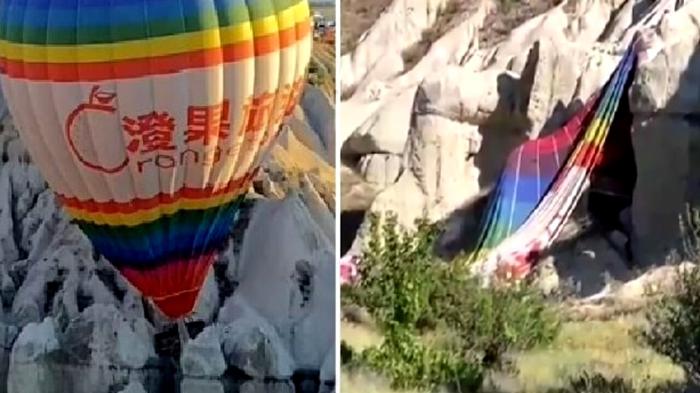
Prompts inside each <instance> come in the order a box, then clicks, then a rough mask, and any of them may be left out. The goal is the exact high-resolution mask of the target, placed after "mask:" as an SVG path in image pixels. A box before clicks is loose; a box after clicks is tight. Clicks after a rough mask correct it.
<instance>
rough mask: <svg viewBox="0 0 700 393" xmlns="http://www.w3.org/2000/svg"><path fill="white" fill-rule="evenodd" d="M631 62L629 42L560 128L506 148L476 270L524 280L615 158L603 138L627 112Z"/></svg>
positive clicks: (478, 247)
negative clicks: (509, 149) (594, 178)
mask: <svg viewBox="0 0 700 393" xmlns="http://www.w3.org/2000/svg"><path fill="white" fill-rule="evenodd" d="M635 63H636V54H635V53H634V50H633V47H632V46H630V47H629V49H628V50H627V51H626V53H625V54H624V56H623V57H622V60H621V61H620V63H619V65H618V66H617V68H616V69H615V71H614V73H613V74H612V76H611V78H610V80H609V81H608V82H607V83H606V85H605V86H604V87H603V89H601V90H600V91H599V92H597V93H595V94H594V95H593V96H592V97H590V98H589V100H588V101H587V102H586V103H585V104H584V105H583V107H582V108H581V109H580V110H579V111H578V112H577V113H576V114H575V115H574V116H573V117H572V118H571V119H569V121H568V122H567V123H566V124H565V125H564V126H563V127H561V128H560V129H558V130H556V131H555V132H553V133H552V134H550V135H547V136H544V137H541V138H539V139H535V140H530V141H527V142H525V143H523V144H522V145H520V146H518V147H517V148H516V149H515V150H514V151H513V152H511V154H510V155H509V157H508V159H507V161H506V164H505V168H504V169H503V171H502V173H501V176H500V178H499V179H498V182H497V184H496V187H495V190H494V192H493V194H492V195H491V199H490V201H489V205H488V207H487V209H486V212H485V216H484V219H483V220H482V224H481V228H480V235H479V239H478V242H477V244H476V248H475V249H474V250H473V252H472V254H471V260H472V262H477V261H481V262H483V264H479V265H478V266H479V267H480V268H481V269H483V271H482V273H485V274H486V275H490V274H493V273H495V272H497V271H499V270H505V271H507V272H508V273H509V274H511V275H512V277H514V278H519V277H523V276H524V275H526V274H527V273H528V272H529V271H530V268H531V267H532V265H533V264H534V263H535V262H536V261H537V259H538V257H539V255H540V253H541V252H542V251H543V250H544V249H545V248H547V247H549V246H550V245H551V243H552V242H553V241H554V240H555V239H556V237H557V236H558V235H559V233H560V231H561V229H562V228H563V226H564V224H565V223H566V221H567V220H568V218H569V217H570V216H571V214H572V212H573V210H574V208H575V207H576V205H577V203H578V201H579V199H580V198H581V195H582V193H583V192H584V191H585V189H586V188H587V187H588V186H589V184H590V178H591V174H592V173H593V172H594V171H595V170H596V169H597V168H598V167H599V166H600V164H601V163H602V162H603V159H604V158H607V156H609V157H612V158H608V160H611V159H614V157H615V154H608V153H607V151H612V152H614V149H615V148H616V147H615V146H614V145H613V146H611V145H610V144H606V141H607V140H608V137H609V135H610V134H611V125H612V124H613V123H615V120H616V118H623V117H624V118H628V117H629V116H627V115H628V114H626V113H622V112H623V111H629V105H628V103H627V102H626V101H625V100H627V99H628V98H627V89H628V87H629V82H630V81H631V79H632V78H630V75H631V73H632V70H633V69H634V66H635ZM623 101H624V102H623ZM621 103H622V104H623V105H621ZM623 123H624V122H622V123H619V122H618V123H616V125H615V127H616V129H615V130H614V132H616V133H618V132H619V133H624V132H626V133H629V132H631V130H630V127H629V124H623ZM623 128H626V129H623ZM607 166H608V167H609V166H610V165H607Z"/></svg>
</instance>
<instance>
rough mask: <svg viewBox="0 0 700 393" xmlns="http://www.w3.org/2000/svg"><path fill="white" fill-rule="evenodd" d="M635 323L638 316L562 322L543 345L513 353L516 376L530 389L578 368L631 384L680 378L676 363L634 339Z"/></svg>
mask: <svg viewBox="0 0 700 393" xmlns="http://www.w3.org/2000/svg"><path fill="white" fill-rule="evenodd" d="M641 323H642V319H641V318H639V317H622V318H618V319H616V320H611V321H587V322H570V323H567V324H565V325H564V327H563V329H562V332H561V334H560V335H559V337H558V338H557V339H556V340H555V342H554V343H553V344H552V345H551V346H550V347H549V348H546V349H540V350H535V351H529V352H527V353H523V354H519V355H517V356H516V367H517V369H518V371H519V374H520V375H519V376H518V377H517V379H518V382H519V384H520V385H521V387H522V388H523V390H524V392H533V393H534V392H541V391H543V390H545V389H546V388H550V387H561V386H563V384H564V383H565V381H567V380H568V379H569V378H572V377H575V376H577V375H579V374H580V373H581V372H583V371H587V372H589V373H600V374H603V375H605V376H608V377H611V378H612V377H622V378H624V379H627V380H629V381H632V383H633V384H634V385H635V387H637V388H640V387H653V386H656V385H659V384H661V383H663V382H668V381H671V382H678V381H682V380H683V379H684V373H683V370H682V369H681V368H680V367H679V366H676V365H674V364H673V363H672V362H671V361H670V360H669V359H668V358H666V357H664V356H661V355H659V354H658V353H656V352H654V351H653V350H652V349H650V348H648V347H646V346H644V345H642V344H640V343H639V342H638V341H637V340H636V339H635V337H634V331H635V329H636V328H637V327H638V326H640V325H641Z"/></svg>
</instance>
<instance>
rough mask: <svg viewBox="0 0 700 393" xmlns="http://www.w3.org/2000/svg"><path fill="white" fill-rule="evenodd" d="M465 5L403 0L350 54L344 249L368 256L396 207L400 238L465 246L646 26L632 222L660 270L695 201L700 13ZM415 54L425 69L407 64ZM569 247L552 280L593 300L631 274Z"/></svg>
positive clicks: (604, 254) (582, 244) (598, 255)
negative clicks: (651, 23) (369, 215)
mask: <svg viewBox="0 0 700 393" xmlns="http://www.w3.org/2000/svg"><path fill="white" fill-rule="evenodd" d="M457 3H458V4H457V5H456V6H455V5H454V2H451V1H449V0H427V1H426V0H394V1H392V2H391V3H390V4H389V5H388V6H387V7H386V9H385V11H384V12H383V13H381V14H380V15H379V16H378V18H377V19H376V21H375V22H374V23H373V24H372V25H371V27H369V28H368V29H367V31H366V32H364V33H363V35H362V39H361V40H360V41H359V42H357V43H356V44H357V45H356V46H355V47H354V49H353V50H352V51H351V52H348V53H346V54H344V55H343V56H342V59H341V64H340V70H339V72H340V78H339V80H340V89H341V94H342V96H343V100H342V102H341V106H340V118H341V122H340V124H341V125H342V128H341V129H340V131H339V134H340V135H341V138H342V147H341V155H342V160H343V162H342V176H343V178H342V185H343V187H342V188H343V189H342V196H341V198H342V199H341V201H342V203H341V204H342V206H343V210H344V211H343V217H342V226H343V233H342V237H343V239H342V240H343V251H344V252H345V251H347V250H348V249H350V248H352V249H354V250H355V251H357V250H358V249H359V247H360V246H361V238H362V231H360V232H359V235H358V234H357V232H356V231H357V229H358V227H359V228H361V225H360V224H361V223H362V220H363V217H364V215H365V213H366V212H386V211H389V210H392V211H395V212H397V213H398V215H399V219H400V221H401V222H402V223H403V224H404V225H406V226H411V225H412V224H413V222H414V220H415V219H416V218H418V217H428V218H429V219H431V220H432V221H445V222H447V224H448V228H449V230H448V232H447V233H446V234H445V236H444V237H443V239H441V244H440V247H439V249H440V251H441V254H442V255H443V256H446V257H448V258H449V257H451V256H453V255H455V254H456V253H457V252H459V251H460V250H462V249H464V248H466V247H468V245H469V244H468V243H469V239H472V238H473V237H474V231H475V230H476V228H477V225H478V221H479V213H480V207H483V203H481V202H483V201H484V200H485V196H486V195H487V194H488V192H489V190H490V187H491V186H492V185H493V184H494V182H495V180H496V177H497V176H498V174H499V172H500V170H501V168H502V167H503V165H504V160H505V158H506V156H507V154H508V153H509V152H510V151H511V150H512V149H513V148H514V147H515V146H517V145H518V144H520V143H521V142H523V141H524V140H526V139H528V138H534V137H537V136H539V135H545V134H546V133H548V132H551V131H552V130H553V129H555V128H557V127H558V126H560V125H562V124H563V122H564V121H565V120H566V119H567V117H568V116H570V115H571V113H572V112H573V111H574V110H575V109H576V108H577V107H578V105H579V104H580V102H581V101H583V100H586V99H587V98H588V97H589V96H590V95H591V94H592V93H593V92H594V91H595V90H596V89H598V88H599V87H601V86H602V84H603V83H604V82H605V81H606V80H607V78H608V77H609V75H610V73H611V71H612V70H613V68H614V67H615V66H616V64H617V62H618V60H619V59H620V55H621V52H622V50H623V49H624V48H625V47H626V46H627V44H628V43H629V42H630V40H631V34H632V31H633V28H634V27H635V26H637V25H638V24H639V23H640V22H641V18H642V17H644V16H646V15H652V16H653V17H655V18H658V19H659V20H660V21H659V23H658V24H657V27H656V28H655V34H656V37H657V38H658V39H659V40H660V42H661V43H662V44H663V45H662V49H661V52H660V53H659V54H658V55H657V56H656V57H655V58H654V59H653V60H652V61H651V62H649V63H646V64H643V65H642V66H641V67H640V68H639V69H638V70H637V72H636V75H635V80H634V83H633V86H632V89H631V91H630V95H631V101H632V111H633V114H634V126H633V130H632V131H633V139H634V142H633V143H634V146H635V150H636V160H637V163H636V164H637V170H638V173H639V180H638V183H637V188H636V191H635V196H634V205H633V216H634V217H633V219H634V222H635V225H636V230H637V235H638V237H639V242H638V250H635V251H636V254H637V255H639V256H641V258H640V259H641V260H640V261H639V264H640V267H641V268H642V269H644V268H646V267H649V266H653V265H655V264H662V263H664V261H666V259H667V258H668V257H669V256H670V255H671V251H672V250H674V249H677V248H678V247H679V246H680V244H681V238H682V236H681V233H680V229H679V216H682V215H683V214H684V213H685V212H686V209H687V206H688V205H690V206H697V204H698V202H699V199H700V190H699V189H698V184H700V183H699V180H700V179H699V177H700V172H698V170H697V169H695V168H697V167H698V165H696V164H697V157H698V155H697V154H694V153H695V152H696V151H697V150H698V147H699V146H700V144H699V143H700V139H698V135H700V133H699V132H698V131H700V130H699V127H700V123H698V121H697V118H698V110H697V109H698V108H700V93H698V92H700V62H699V60H698V59H700V55H699V54H698V53H697V48H698V43H699V41H700V28H699V27H698V23H697V20H698V18H700V2H698V1H686V2H685V3H684V4H683V3H682V2H679V3H678V4H679V5H681V4H682V6H681V7H680V8H679V9H678V10H674V6H675V4H676V2H673V1H663V2H661V5H655V6H653V5H652V4H653V3H654V2H652V1H646V0H627V1H624V0H567V1H563V2H560V3H558V4H554V3H548V2H544V1H542V2H526V3H527V4H529V6H528V7H523V8H519V6H520V5H521V3H525V2H519V1H509V2H503V1H500V2H493V1H490V0H480V1H460V2H457ZM506 4H508V5H509V7H510V8H504V5H506ZM445 10H448V11H450V13H451V14H450V15H451V16H450V18H449V21H450V25H451V26H452V27H451V28H450V29H447V30H445V29H444V28H442V27H439V26H442V25H441V24H440V22H441V21H444V20H445V19H444V18H445V16H444V15H445ZM399 21H401V23H399ZM443 30H444V31H443ZM426 36H427V38H426ZM416 45H422V48H423V49H421V50H420V53H421V55H420V57H419V58H418V59H407V58H406V50H407V49H410V48H415V47H416ZM408 60H410V61H408ZM564 238H565V239H564ZM561 240H562V241H561V242H560V244H561V245H562V247H557V249H556V250H555V252H554V255H553V261H552V262H551V263H552V264H553V266H554V269H553V271H554V273H556V274H558V275H559V276H561V278H562V279H566V280H573V281H574V282H575V283H578V284H577V285H579V286H582V287H584V289H585V290H584V291H583V293H585V294H587V295H588V294H593V293H597V292H598V291H600V290H601V289H602V288H603V287H604V286H605V283H604V281H605V279H604V278H603V277H602V276H604V275H607V276H608V277H610V276H612V278H613V279H614V280H619V281H626V280H629V279H630V278H632V277H635V276H636V274H635V273H632V272H630V271H629V270H628V269H627V268H626V267H625V265H624V264H623V263H622V261H621V260H620V259H619V257H617V254H616V253H615V252H613V251H612V250H611V249H610V247H608V245H607V243H606V242H605V241H604V240H602V239H601V238H600V237H599V236H595V235H593V236H588V237H585V238H581V237H579V236H578V226H577V222H576V221H574V222H572V223H571V225H570V228H568V230H567V234H566V235H564V236H563V238H562V239H561ZM565 240H566V241H565ZM582 266H585V269H584V268H583V267H582ZM563 281H565V280H563Z"/></svg>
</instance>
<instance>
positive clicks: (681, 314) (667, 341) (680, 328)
mask: <svg viewBox="0 0 700 393" xmlns="http://www.w3.org/2000/svg"><path fill="white" fill-rule="evenodd" d="M676 288H678V293H677V294H676V295H675V296H672V295H667V296H665V297H664V298H663V299H661V300H659V301H658V302H657V303H655V304H654V305H653V306H652V307H650V309H649V310H648V311H647V313H646V314H647V315H646V316H647V319H648V321H649V327H648V328H647V329H646V330H645V331H644V332H643V333H642V337H643V338H644V339H645V341H646V342H647V344H649V345H650V346H651V347H652V348H654V349H655V350H656V351H657V352H659V353H661V354H663V355H666V356H668V357H669V358H671V360H672V361H674V362H675V363H677V364H679V365H681V366H682V367H683V368H684V370H685V371H686V373H687V375H688V377H689V378H690V379H692V380H693V381H694V382H696V383H698V382H700V269H698V268H692V269H688V270H685V271H682V272H679V275H678V282H677V285H676Z"/></svg>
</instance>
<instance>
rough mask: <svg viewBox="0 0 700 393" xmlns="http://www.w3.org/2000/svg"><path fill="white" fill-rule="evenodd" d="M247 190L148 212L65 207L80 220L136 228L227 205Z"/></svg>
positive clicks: (160, 207)
mask: <svg viewBox="0 0 700 393" xmlns="http://www.w3.org/2000/svg"><path fill="white" fill-rule="evenodd" d="M246 191H247V188H241V189H237V190H233V191H231V193H228V194H223V195H217V196H213V197H211V198H207V199H186V198H183V199H178V200H177V201H175V202H173V203H170V204H163V205H160V206H156V207H153V208H151V209H148V210H142V211H138V212H134V213H93V212H87V211H84V210H81V209H77V208H73V207H68V206H65V207H64V208H65V209H66V210H67V211H68V214H69V215H70V216H72V217H74V218H76V219H78V220H81V221H86V222H89V223H91V224H97V225H110V226H127V227H134V226H137V225H141V224H146V223H149V222H152V221H155V220H157V219H159V218H161V217H162V216H164V215H171V214H175V213H176V212H178V211H182V210H203V209H209V208H213V207H216V206H221V205H224V204H227V203H229V202H231V201H233V200H234V199H236V198H238V197H239V196H240V195H242V194H243V193H244V192H246Z"/></svg>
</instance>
